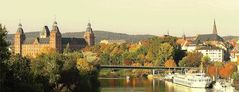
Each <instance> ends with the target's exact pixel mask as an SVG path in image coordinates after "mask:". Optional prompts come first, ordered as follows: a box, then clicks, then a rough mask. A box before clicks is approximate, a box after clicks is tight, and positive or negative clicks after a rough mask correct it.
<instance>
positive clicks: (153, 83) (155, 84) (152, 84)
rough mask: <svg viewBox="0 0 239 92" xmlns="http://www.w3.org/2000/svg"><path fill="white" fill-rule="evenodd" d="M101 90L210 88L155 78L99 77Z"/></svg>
mask: <svg viewBox="0 0 239 92" xmlns="http://www.w3.org/2000/svg"><path fill="white" fill-rule="evenodd" d="M100 83H101V86H100V90H101V92H212V90H211V89H204V88H189V87H185V86H181V85H178V84H173V83H171V82H167V81H160V80H157V79H154V80H148V79H131V80H126V79H125V78H122V79H118V78H117V79H113V78H108V79H100Z"/></svg>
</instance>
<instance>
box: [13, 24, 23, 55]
mask: <svg viewBox="0 0 239 92" xmlns="http://www.w3.org/2000/svg"><path fill="white" fill-rule="evenodd" d="M24 40H25V34H24V31H23V29H22V24H21V23H20V24H19V25H18V29H17V32H16V34H15V38H14V53H15V54H20V55H22V43H23V41H24Z"/></svg>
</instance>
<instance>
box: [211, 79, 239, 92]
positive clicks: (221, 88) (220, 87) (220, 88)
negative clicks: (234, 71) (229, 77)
mask: <svg viewBox="0 0 239 92" xmlns="http://www.w3.org/2000/svg"><path fill="white" fill-rule="evenodd" d="M213 90H215V91H216V92H236V90H235V88H234V87H232V85H231V83H229V82H226V81H223V80H217V81H216V83H215V84H214V85H213Z"/></svg>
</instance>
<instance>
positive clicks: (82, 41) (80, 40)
mask: <svg viewBox="0 0 239 92" xmlns="http://www.w3.org/2000/svg"><path fill="white" fill-rule="evenodd" d="M68 43H70V44H82V45H85V44H86V41H85V39H84V38H62V44H63V45H66V44H68Z"/></svg>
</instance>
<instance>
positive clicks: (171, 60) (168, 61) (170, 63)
mask: <svg viewBox="0 0 239 92" xmlns="http://www.w3.org/2000/svg"><path fill="white" fill-rule="evenodd" d="M164 66H165V67H168V68H171V67H176V66H177V65H176V63H175V61H174V60H173V59H169V60H167V61H166V62H165V64H164Z"/></svg>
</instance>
